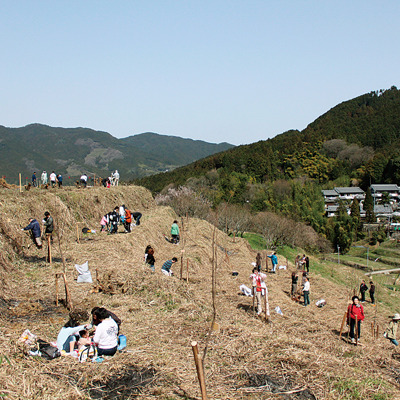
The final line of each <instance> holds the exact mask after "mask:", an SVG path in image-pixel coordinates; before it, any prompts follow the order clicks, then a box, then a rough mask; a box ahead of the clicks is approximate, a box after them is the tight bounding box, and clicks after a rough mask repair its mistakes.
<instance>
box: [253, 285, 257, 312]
mask: <svg viewBox="0 0 400 400" xmlns="http://www.w3.org/2000/svg"><path fill="white" fill-rule="evenodd" d="M255 289H256V287H255V286H252V294H253V314H255V313H256V309H255V306H254V305H255V301H256V290H255Z"/></svg>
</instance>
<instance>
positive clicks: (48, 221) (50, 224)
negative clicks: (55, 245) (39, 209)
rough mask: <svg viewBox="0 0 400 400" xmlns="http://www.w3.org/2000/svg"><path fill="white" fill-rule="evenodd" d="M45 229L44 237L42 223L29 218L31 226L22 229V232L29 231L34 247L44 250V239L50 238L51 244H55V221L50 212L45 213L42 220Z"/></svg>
mask: <svg viewBox="0 0 400 400" xmlns="http://www.w3.org/2000/svg"><path fill="white" fill-rule="evenodd" d="M42 224H43V228H44V237H42V230H41V227H40V223H39V221H38V220H37V219H35V218H29V224H28V225H27V226H25V228H22V229H21V230H22V231H29V232H30V235H31V238H32V240H33V243H34V245H35V246H36V247H37V248H38V249H41V248H42V246H43V245H42V239H45V238H46V237H50V240H51V242H53V231H54V220H53V217H52V216H51V215H50V213H49V212H48V211H46V212H45V213H44V218H43V220H42Z"/></svg>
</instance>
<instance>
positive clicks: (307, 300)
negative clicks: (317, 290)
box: [303, 276, 310, 307]
mask: <svg viewBox="0 0 400 400" xmlns="http://www.w3.org/2000/svg"><path fill="white" fill-rule="evenodd" d="M303 296H304V307H307V306H308V305H309V304H310V281H309V279H308V277H307V276H306V278H305V281H304V286H303Z"/></svg>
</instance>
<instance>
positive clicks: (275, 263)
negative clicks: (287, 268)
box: [268, 252, 278, 274]
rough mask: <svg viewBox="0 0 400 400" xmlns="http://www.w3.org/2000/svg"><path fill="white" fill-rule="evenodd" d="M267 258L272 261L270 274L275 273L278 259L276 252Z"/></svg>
mask: <svg viewBox="0 0 400 400" xmlns="http://www.w3.org/2000/svg"><path fill="white" fill-rule="evenodd" d="M268 258H270V259H271V261H272V273H274V274H275V273H276V266H277V265H278V257H277V256H276V252H275V253H272V254H271V255H270V256H268Z"/></svg>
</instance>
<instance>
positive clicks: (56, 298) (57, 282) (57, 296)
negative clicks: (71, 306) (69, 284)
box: [56, 274, 58, 307]
mask: <svg viewBox="0 0 400 400" xmlns="http://www.w3.org/2000/svg"><path fill="white" fill-rule="evenodd" d="M56 307H58V274H56Z"/></svg>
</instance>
